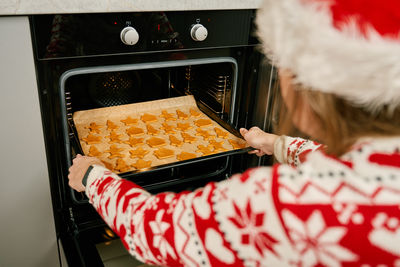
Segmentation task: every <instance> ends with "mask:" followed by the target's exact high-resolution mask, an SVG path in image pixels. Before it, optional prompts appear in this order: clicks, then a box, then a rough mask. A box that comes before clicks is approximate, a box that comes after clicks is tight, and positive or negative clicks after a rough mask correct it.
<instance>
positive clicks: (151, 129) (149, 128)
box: [146, 124, 159, 135]
mask: <svg viewBox="0 0 400 267" xmlns="http://www.w3.org/2000/svg"><path fill="white" fill-rule="evenodd" d="M146 128H147V133H148V134H151V135H157V134H158V132H159V130H157V129H156V128H154V127H153V126H151V125H150V124H147V125H146Z"/></svg>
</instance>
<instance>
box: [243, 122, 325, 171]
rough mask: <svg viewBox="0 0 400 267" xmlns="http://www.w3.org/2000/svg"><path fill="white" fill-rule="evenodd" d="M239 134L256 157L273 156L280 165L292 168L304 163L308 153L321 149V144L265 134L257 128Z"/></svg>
mask: <svg viewBox="0 0 400 267" xmlns="http://www.w3.org/2000/svg"><path fill="white" fill-rule="evenodd" d="M240 133H241V134H242V136H243V137H244V139H245V140H246V142H247V143H248V144H249V145H250V146H252V147H254V148H255V149H256V150H254V151H251V153H253V154H256V155H257V156H263V155H272V154H273V155H275V158H276V159H277V160H278V161H279V162H280V163H287V164H290V165H292V166H298V165H299V164H300V163H302V162H304V160H305V157H306V155H307V154H308V153H309V152H311V151H315V150H317V149H320V148H322V145H321V144H318V143H316V142H313V141H310V140H305V139H302V138H298V137H297V138H293V137H288V136H284V135H281V136H278V135H275V134H270V133H266V132H264V131H263V130H261V129H260V128H258V127H252V128H250V129H249V130H246V129H244V128H241V129H240Z"/></svg>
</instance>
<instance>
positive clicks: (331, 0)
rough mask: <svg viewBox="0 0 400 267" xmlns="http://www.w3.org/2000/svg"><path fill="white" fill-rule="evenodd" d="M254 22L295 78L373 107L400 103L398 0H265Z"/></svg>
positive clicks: (275, 58) (265, 47)
mask: <svg viewBox="0 0 400 267" xmlns="http://www.w3.org/2000/svg"><path fill="white" fill-rule="evenodd" d="M256 23H257V27H258V36H259V38H260V39H261V41H262V47H263V50H264V52H265V53H266V54H267V56H268V57H269V58H270V59H271V61H272V62H273V64H274V65H276V66H278V67H281V68H287V69H290V70H291V71H292V72H293V73H294V74H295V75H296V78H295V79H296V82H299V83H301V84H302V85H303V86H306V87H309V88H310V89H311V90H318V91H321V92H325V93H333V94H335V95H337V96H339V97H342V98H344V99H347V100H348V101H350V102H351V103H353V104H356V105H361V106H363V107H365V108H367V109H369V110H371V111H377V110H379V109H381V108H382V107H383V106H384V105H387V106H388V107H389V108H395V107H398V106H400V2H399V0H383V1H382V0H266V1H264V3H263V4H262V5H261V8H260V10H259V11H258V13H257V19H256Z"/></svg>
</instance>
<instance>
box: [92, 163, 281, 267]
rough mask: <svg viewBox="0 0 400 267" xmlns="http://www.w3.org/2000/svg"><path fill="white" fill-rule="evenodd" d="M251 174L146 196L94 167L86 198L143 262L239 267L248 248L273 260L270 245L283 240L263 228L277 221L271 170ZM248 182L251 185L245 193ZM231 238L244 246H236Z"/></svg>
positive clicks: (130, 185) (111, 174) (98, 167)
mask: <svg viewBox="0 0 400 267" xmlns="http://www.w3.org/2000/svg"><path fill="white" fill-rule="evenodd" d="M256 170H257V171H254V170H250V171H247V172H245V173H243V174H241V175H236V176H233V177H232V178H230V179H228V180H226V181H223V182H220V183H209V184H207V185H206V186H205V187H204V188H200V189H198V190H196V191H194V192H189V191H187V192H181V193H178V194H175V193H170V192H168V193H160V194H157V195H151V194H149V193H148V192H146V191H145V190H144V189H142V188H140V187H139V186H137V185H136V184H134V183H132V182H130V181H128V180H125V179H121V178H119V177H118V176H117V175H116V174H114V173H112V172H110V171H109V170H107V169H105V168H103V167H101V166H94V168H93V169H92V170H91V171H90V173H89V176H88V180H87V186H86V194H87V196H88V197H89V201H90V202H91V203H92V205H93V206H94V208H95V209H96V210H97V211H98V213H99V214H100V215H101V217H102V218H103V219H104V220H105V222H106V223H107V224H108V225H109V226H110V227H111V229H113V231H114V232H115V233H116V234H118V235H119V236H120V238H121V240H122V242H123V244H124V246H125V247H126V249H127V250H128V251H129V252H130V253H131V254H132V255H134V256H135V257H136V258H138V259H139V260H141V261H143V262H146V263H149V264H154V265H162V266H244V261H243V258H241V256H242V257H243V255H248V254H249V252H248V250H249V249H250V250H251V251H252V252H251V253H250V254H249V255H253V254H254V255H253V256H254V257H255V259H256V258H257V257H258V258H264V259H265V255H264V253H269V254H271V255H272V256H273V257H267V258H268V260H271V259H278V256H277V255H278V254H277V253H278V250H277V248H276V246H275V245H276V244H277V243H278V239H281V240H280V241H279V242H280V243H281V244H282V242H283V241H282V236H284V235H283V234H281V233H280V232H279V231H276V229H275V230H274V229H273V228H271V230H268V229H266V226H267V225H269V224H272V225H276V224H277V222H276V221H277V220H278V216H276V215H274V212H273V204H272V203H273V201H272V198H271V194H266V193H265V192H267V190H269V188H270V184H271V179H270V176H271V173H272V172H271V168H258V169H256ZM248 181H251V182H250V183H249V182H248ZM249 184H251V185H252V186H253V187H252V188H249V189H246V188H245V189H244V185H249ZM265 203H267V204H265ZM266 210H270V211H266ZM266 214H268V217H267V216H266ZM267 220H268V221H267ZM274 220H275V222H273V221H274ZM248 227H250V228H254V229H253V230H251V229H250V228H248ZM230 228H232V230H230ZM283 239H284V238H283ZM232 240H236V241H237V240H239V243H244V245H241V246H236V245H235V244H236V243H237V242H234V243H235V244H233V243H231V241H232ZM258 261H259V260H258ZM270 266H274V265H273V263H271V265H270Z"/></svg>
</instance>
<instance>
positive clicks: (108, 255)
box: [96, 239, 151, 267]
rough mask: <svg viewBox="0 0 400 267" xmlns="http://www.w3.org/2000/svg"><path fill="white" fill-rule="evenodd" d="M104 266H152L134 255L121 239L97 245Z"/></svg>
mask: <svg viewBox="0 0 400 267" xmlns="http://www.w3.org/2000/svg"><path fill="white" fill-rule="evenodd" d="M96 248H97V251H98V252H99V254H100V257H101V259H102V261H103V264H104V267H127V266H131V267H150V266H151V265H147V264H143V263H142V262H140V261H138V260H136V259H135V258H134V257H132V256H131V255H130V254H129V253H128V251H126V249H125V248H124V246H123V245H122V242H121V240H120V239H116V240H113V241H109V242H105V243H101V244H98V245H96Z"/></svg>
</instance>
